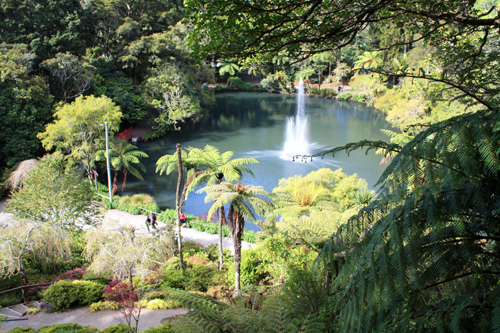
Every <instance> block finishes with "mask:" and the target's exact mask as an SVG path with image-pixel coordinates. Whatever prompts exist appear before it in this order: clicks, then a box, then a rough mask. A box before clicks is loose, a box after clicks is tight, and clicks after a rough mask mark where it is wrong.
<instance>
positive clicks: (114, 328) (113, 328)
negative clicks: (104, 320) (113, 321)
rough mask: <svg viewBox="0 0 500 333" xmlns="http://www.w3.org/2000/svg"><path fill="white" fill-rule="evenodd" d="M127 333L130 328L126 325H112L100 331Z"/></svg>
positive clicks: (102, 332)
mask: <svg viewBox="0 0 500 333" xmlns="http://www.w3.org/2000/svg"><path fill="white" fill-rule="evenodd" d="M129 332H130V328H129V327H128V325H127V324H118V325H113V326H109V327H106V328H105V329H103V330H101V333H129Z"/></svg>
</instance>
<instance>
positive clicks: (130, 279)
mask: <svg viewBox="0 0 500 333" xmlns="http://www.w3.org/2000/svg"><path fill="white" fill-rule="evenodd" d="M133 278H134V275H133V270H132V266H130V267H129V269H128V288H129V290H130V292H133V291H134V280H133Z"/></svg>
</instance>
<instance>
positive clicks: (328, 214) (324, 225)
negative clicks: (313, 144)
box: [267, 168, 371, 241]
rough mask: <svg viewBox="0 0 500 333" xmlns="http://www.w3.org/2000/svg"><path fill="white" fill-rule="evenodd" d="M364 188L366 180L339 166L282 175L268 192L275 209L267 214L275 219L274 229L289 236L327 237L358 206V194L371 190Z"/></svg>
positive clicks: (310, 238)
mask: <svg viewBox="0 0 500 333" xmlns="http://www.w3.org/2000/svg"><path fill="white" fill-rule="evenodd" d="M366 187H367V184H366V181H365V180H363V179H360V178H358V176H357V175H356V174H354V175H351V176H348V175H346V174H345V173H344V172H343V171H342V169H337V170H335V171H333V170H331V169H328V168H322V169H319V170H316V171H313V172H311V173H309V174H307V175H306V176H300V175H298V176H293V177H290V178H284V179H281V180H280V182H279V185H278V187H276V188H275V189H274V190H273V192H272V193H271V194H270V197H271V198H272V199H273V202H274V209H273V210H272V211H270V212H269V214H268V215H267V217H268V218H278V219H279V220H278V223H277V224H276V226H277V228H278V229H279V230H281V231H283V232H285V233H287V234H289V235H291V236H292V237H296V238H301V239H304V240H306V241H310V240H312V238H317V237H320V238H321V237H328V236H329V235H331V233H332V232H333V231H335V230H336V229H337V228H338V227H339V226H340V225H341V224H342V223H344V222H346V221H347V219H348V218H349V217H351V216H352V215H354V214H355V213H356V211H357V209H359V208H360V203H359V200H357V199H358V196H359V195H360V194H361V193H366V192H368V193H371V191H366ZM361 206H362V204H361Z"/></svg>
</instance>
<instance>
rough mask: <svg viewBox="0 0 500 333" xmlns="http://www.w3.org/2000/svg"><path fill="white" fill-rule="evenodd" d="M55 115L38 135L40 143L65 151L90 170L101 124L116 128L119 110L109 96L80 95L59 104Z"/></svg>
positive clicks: (101, 140) (101, 139)
mask: <svg viewBox="0 0 500 333" xmlns="http://www.w3.org/2000/svg"><path fill="white" fill-rule="evenodd" d="M54 116H55V118H56V120H55V122H54V123H52V124H49V125H47V126H46V127H45V132H43V133H40V134H39V135H38V137H39V138H40V140H41V141H42V144H43V146H44V147H45V148H46V149H48V150H50V149H52V148H56V149H57V150H58V151H61V152H63V153H64V154H68V157H69V159H70V160H71V161H72V162H73V163H75V164H78V163H80V162H83V164H84V165H85V168H86V170H87V173H89V172H90V171H91V167H92V166H93V163H94V160H95V154H96V153H97V151H98V150H99V148H102V145H103V143H104V140H105V130H104V126H102V124H104V123H106V122H107V123H108V127H109V129H110V130H111V131H117V130H118V126H119V124H120V119H121V116H122V113H121V112H120V108H119V107H118V106H116V105H115V104H114V103H113V101H111V99H109V98H108V97H105V96H103V97H94V96H88V97H84V96H80V97H78V98H77V99H76V100H75V101H74V102H73V103H71V104H64V105H62V106H59V107H58V108H57V110H56V113H55V115H54Z"/></svg>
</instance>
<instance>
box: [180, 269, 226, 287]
mask: <svg viewBox="0 0 500 333" xmlns="http://www.w3.org/2000/svg"><path fill="white" fill-rule="evenodd" d="M217 271H218V270H217V268H216V267H215V266H213V265H211V264H210V265H193V267H192V268H191V269H190V270H188V271H186V280H185V281H184V289H186V290H190V291H201V292H206V291H207V290H208V288H209V287H210V286H211V285H212V279H213V277H214V275H215V272H217Z"/></svg>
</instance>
